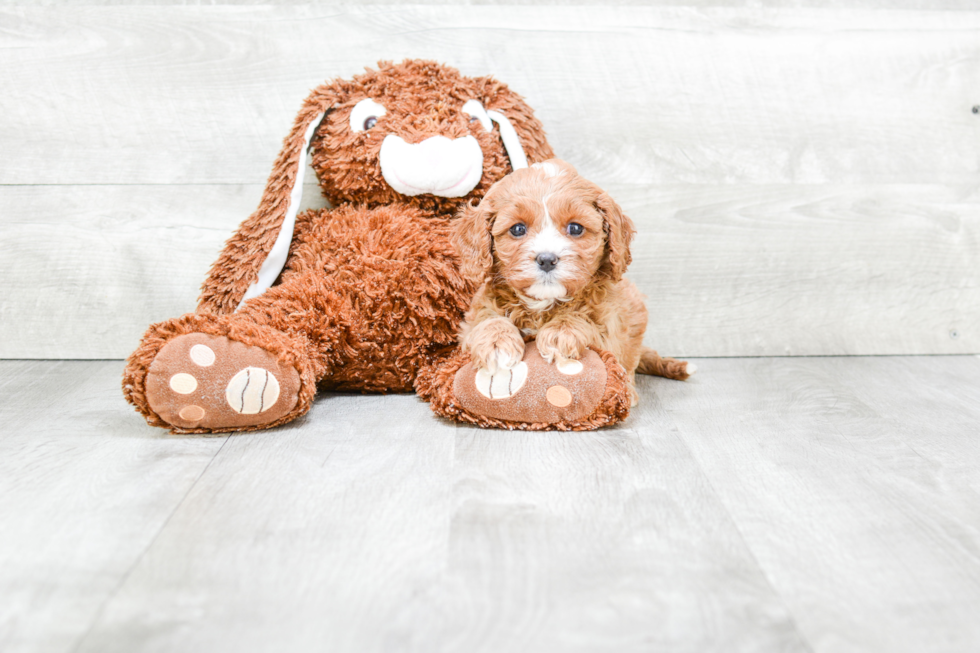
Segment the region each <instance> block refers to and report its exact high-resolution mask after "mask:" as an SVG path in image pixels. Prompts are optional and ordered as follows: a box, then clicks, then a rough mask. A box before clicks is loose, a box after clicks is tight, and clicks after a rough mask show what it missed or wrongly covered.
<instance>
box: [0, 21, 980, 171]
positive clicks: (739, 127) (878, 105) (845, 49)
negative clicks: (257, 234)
mask: <svg viewBox="0 0 980 653" xmlns="http://www.w3.org/2000/svg"><path fill="white" fill-rule="evenodd" d="M0 22H2V25H3V30H2V37H0V38H2V41H0V44H2V46H3V47H4V57H5V63H6V65H5V66H3V67H2V68H0V88H4V89H5V91H6V92H5V93H4V94H3V95H2V97H0V112H2V113H3V115H4V116H5V120H4V121H3V122H2V124H0V142H2V143H3V144H4V151H5V156H4V157H3V160H2V161H0V183H3V184H63V183H69V184H91V183H102V184H150V183H152V184H157V183H235V184H239V183H264V182H265V179H266V177H267V174H268V170H269V167H270V162H271V160H272V158H273V157H274V155H275V152H277V151H278V149H279V145H280V143H281V139H282V137H283V135H284V134H285V133H286V131H287V130H288V127H289V126H290V125H291V123H292V119H293V116H294V114H295V112H296V110H297V108H298V106H299V103H300V101H301V100H302V98H304V97H305V96H306V94H307V92H308V91H309V89H310V88H312V87H313V86H315V85H316V84H318V83H320V82H321V81H322V80H324V79H327V78H332V77H335V76H349V75H351V74H354V73H356V72H358V71H360V70H361V69H362V67H363V66H365V65H373V64H374V62H376V61H377V60H379V59H395V60H400V59H402V58H405V57H422V58H434V59H438V60H442V61H446V62H447V63H450V64H452V65H455V66H458V67H459V68H460V69H461V70H462V71H463V72H464V73H467V74H478V75H484V74H489V73H492V74H494V75H496V76H498V77H499V78H500V79H503V80H504V81H506V82H507V83H508V84H510V85H511V86H512V87H513V88H514V89H515V90H517V91H518V92H520V93H522V94H524V95H526V96H527V98H528V100H529V101H530V104H531V106H533V107H536V109H537V111H538V114H539V116H540V117H541V119H542V121H543V122H544V125H545V127H546V129H547V130H548V132H549V134H550V137H551V142H552V145H553V146H554V148H555V151H556V152H557V153H558V154H559V156H561V157H563V158H565V159H567V160H569V161H571V162H572V163H574V164H575V165H577V166H578V167H579V168H580V169H581V171H582V172H583V173H584V174H586V176H589V177H591V178H594V179H595V180H596V181H598V182H600V183H611V182H620V183H625V182H634V183H642V184H650V183H657V184H663V183H708V184H719V183H807V184H809V183H974V182H975V181H976V178H977V174H978V172H980V158H978V157H977V155H976V149H975V147H974V144H975V143H976V142H977V141H978V140H980V118H978V117H977V116H976V115H974V114H972V113H971V107H972V106H974V105H976V104H978V103H980V97H978V95H977V90H976V89H977V88H980V67H978V66H976V65H975V62H976V61H977V59H978V57H980V11H976V12H943V11H894V12H891V11H880V10H851V11H848V10H820V9H786V10H779V9H760V8H756V9H747V8H708V9H704V8H683V7H659V8H658V7H599V6H591V7H577V6H565V7H551V6H549V7H534V6H525V7H509V8H508V10H507V11H506V12H502V11H500V10H499V9H498V8H496V7H493V6H485V7H478V6H472V7H448V6H397V7H372V6H365V7H334V6H284V7H271V6H259V7H249V6H224V7H179V6H178V7H155V6H144V7H81V8H77V7H59V8H58V9H57V10H54V9H47V10H46V9H30V8H23V7H13V8H6V9H4V10H3V11H2V12H0ZM597 53H601V55H599V56H597Z"/></svg>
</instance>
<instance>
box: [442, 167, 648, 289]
mask: <svg viewBox="0 0 980 653" xmlns="http://www.w3.org/2000/svg"><path fill="white" fill-rule="evenodd" d="M632 231H633V229H632V223H631V222H630V221H629V218H627V217H626V216H625V215H623V214H622V212H621V211H620V209H619V207H618V206H617V205H616V203H615V202H613V201H612V199H611V198H610V197H609V196H608V195H607V194H606V193H605V192H603V191H602V189H600V188H599V187H598V186H596V185H595V184H593V183H591V182H589V181H587V180H585V179H583V178H582V177H580V176H579V175H578V173H577V172H575V169H574V168H573V167H572V166H570V165H569V164H567V163H564V162H563V161H559V160H557V159H551V160H549V161H545V162H543V163H537V164H535V165H533V166H531V167H530V168H526V169H523V170H518V171H516V172H514V173H513V174H511V175H509V176H507V177H506V178H504V179H503V180H501V181H500V182H498V183H497V184H495V185H494V186H493V187H492V188H491V189H490V191H489V192H488V193H487V196H486V197H485V198H484V199H483V201H482V202H481V203H480V204H479V206H477V207H473V206H470V207H467V208H466V209H465V210H464V211H463V214H462V217H461V219H460V221H459V223H458V224H457V225H456V232H455V234H454V239H453V240H454V244H455V245H456V248H457V250H458V251H459V253H460V255H461V258H462V261H461V267H462V269H463V272H464V274H467V276H471V277H473V276H483V275H486V274H488V273H489V272H490V271H491V269H493V270H495V271H496V273H497V274H498V275H500V276H502V277H503V280H504V281H506V283H507V285H509V286H510V287H512V288H513V289H514V290H516V291H517V292H519V293H521V294H522V295H525V296H527V297H529V298H531V299H533V300H538V301H541V302H545V303H546V304H549V305H550V303H551V302H552V301H554V300H556V299H560V298H567V297H571V296H573V295H575V294H576V293H578V292H579V291H580V290H582V289H583V288H585V286H587V285H588V284H589V283H590V282H591V281H593V280H594V279H596V277H597V276H600V275H606V276H608V277H610V278H612V279H614V280H618V279H619V278H620V277H621V276H622V274H623V272H624V271H625V269H626V266H627V265H628V264H629V240H630V237H631V235H632Z"/></svg>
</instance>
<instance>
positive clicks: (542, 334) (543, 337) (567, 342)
mask: <svg viewBox="0 0 980 653" xmlns="http://www.w3.org/2000/svg"><path fill="white" fill-rule="evenodd" d="M535 342H536V343H537V344H538V352H539V353H540V354H541V358H543V359H545V360H546V361H548V363H553V364H555V365H557V366H558V368H559V369H561V368H567V367H569V366H572V367H574V366H575V365H574V363H576V362H577V361H578V359H580V358H582V355H583V354H584V353H585V350H586V348H587V347H588V344H589V343H588V342H586V341H585V339H584V338H583V337H581V336H580V335H579V333H578V332H576V331H575V330H574V329H570V328H568V327H562V326H545V327H544V328H542V329H541V330H540V331H539V332H538V336H537V338H535Z"/></svg>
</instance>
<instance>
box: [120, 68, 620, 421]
mask: <svg viewBox="0 0 980 653" xmlns="http://www.w3.org/2000/svg"><path fill="white" fill-rule="evenodd" d="M307 152H309V153H311V155H312V166H313V169H314V170H315V171H316V174H317V177H318V179H319V182H320V187H321V189H322V191H323V194H324V196H325V197H326V198H327V200H329V201H330V202H331V204H332V205H333V206H335V207H336V208H333V209H329V210H326V209H325V210H313V211H307V212H305V213H301V214H299V215H297V205H298V203H299V199H300V195H301V191H302V177H303V173H304V171H305V164H306V154H307ZM552 156H553V153H552V150H551V147H550V146H549V145H548V143H547V141H546V140H545V135H544V131H543V129H542V127H541V124H540V123H539V122H538V120H537V119H536V118H535V117H534V114H533V112H532V111H531V109H530V107H528V106H527V105H526V104H525V103H524V101H523V99H522V98H521V97H520V96H518V95H517V94H515V93H514V92H512V91H510V90H509V89H508V88H507V87H506V86H505V85H504V84H501V83H500V82H497V81H495V80H494V79H492V78H490V77H479V78H468V77H463V76H461V75H460V74H459V73H458V72H457V71H456V70H454V69H452V68H449V67H447V66H443V65H440V64H437V63H434V62H427V61H405V62H403V63H400V64H391V63H385V62H382V63H381V64H379V68H378V70H376V71H373V70H368V71H367V72H366V73H365V74H363V75H360V76H357V77H355V78H353V79H351V80H349V81H346V80H338V81H334V82H331V83H328V84H324V85H322V86H320V87H318V88H316V89H315V90H314V91H313V92H312V93H311V94H310V96H309V97H308V98H307V99H306V101H305V102H304V103H303V106H302V108H301V109H300V112H299V115H298V116H297V118H296V122H295V124H294V125H293V128H292V131H291V132H290V133H289V136H287V137H286V139H285V142H284V145H283V149H282V152H281V153H280V155H279V157H278V159H277V160H276V163H275V166H274V168H273V171H272V174H271V175H270V177H269V181H268V184H267V186H266V189H265V192H264V194H263V197H262V201H261V204H260V205H259V208H258V210H256V211H255V213H253V214H252V216H251V217H249V218H248V219H247V220H246V221H245V222H244V223H242V225H241V227H240V228H239V230H238V232H237V233H236V234H235V235H234V236H233V237H232V238H231V239H230V240H229V241H228V243H227V244H226V246H225V248H224V250H223V251H222V253H221V255H220V257H219V258H218V260H217V261H216V262H215V264H214V265H213V266H212V268H211V272H210V274H209V276H208V278H207V280H206V281H205V282H204V285H203V292H202V295H201V298H200V302H199V304H198V308H197V311H196V312H195V313H191V314H187V315H183V316H181V317H177V318H173V319H171V320H167V321H165V322H161V323H159V324H155V325H153V326H151V327H150V328H149V330H148V331H147V332H146V334H145V335H144V337H143V340H142V342H141V344H140V346H139V348H138V349H137V350H136V351H135V352H134V353H133V354H132V355H131V356H130V358H129V360H128V364H127V367H126V370H125V372H124V375H123V392H124V394H125V396H126V399H127V400H128V401H129V402H130V403H132V404H133V405H134V406H135V407H136V409H137V410H138V411H139V412H141V413H142V414H143V415H144V416H145V417H146V420H147V421H148V422H149V423H150V424H152V425H155V426H165V427H170V428H171V429H172V430H173V431H175V432H179V433H190V432H194V433H200V432H220V431H235V430H254V429H260V428H269V427H272V426H276V425H278V424H283V423H285V422H288V421H290V420H292V419H294V418H296V417H297V416H299V415H302V414H303V413H305V412H306V411H307V410H309V408H310V405H311V402H312V400H313V396H314V394H315V392H316V387H317V384H318V383H320V384H321V385H322V386H324V387H329V388H334V389H340V390H361V391H371V392H384V391H396V392H404V391H411V390H412V389H413V384H414V385H415V387H416V390H417V391H418V392H419V394H420V395H421V396H423V398H426V399H428V400H431V401H433V409H434V410H436V412H438V413H440V414H443V415H446V416H449V417H454V418H456V419H466V420H468V421H477V422H479V420H481V419H482V415H481V413H480V408H479V407H477V408H475V409H473V410H469V409H466V410H463V412H460V411H461V409H460V408H459V407H458V406H456V405H455V403H454V401H453V395H452V388H453V383H454V381H453V377H454V375H455V374H456V372H457V370H458V369H459V368H460V367H461V366H462V364H463V363H465V357H464V356H461V355H460V353H459V352H458V348H457V346H456V335H457V330H458V327H459V325H460V322H461V320H462V316H463V313H464V311H465V310H466V308H467V307H468V305H469V302H470V299H471V297H472V295H473V293H474V291H475V287H474V285H473V284H472V282H468V281H466V280H464V278H463V277H462V276H461V275H460V274H459V271H458V261H457V259H456V254H455V252H454V250H453V248H452V246H451V245H450V240H449V238H450V220H451V219H452V217H453V216H454V214H455V213H456V212H457V210H459V209H460V208H461V207H462V206H463V205H464V204H466V203H469V202H473V201H478V200H479V199H480V198H481V197H482V196H483V195H484V193H486V191H487V189H489V188H490V186H491V185H492V184H493V183H495V182H496V181H498V180H500V179H501V178H503V177H504V176H505V175H506V174H507V173H509V172H510V171H512V170H513V169H517V168H523V167H526V166H527V165H528V161H531V162H536V161H543V160H545V159H549V158H551V157H552ZM598 356H599V354H597V357H598ZM597 359H598V358H597ZM602 360H603V361H604V362H605V363H609V360H608V357H606V358H603V359H602ZM600 367H602V366H601V365H600ZM605 369H606V370H607V371H608V374H600V375H598V376H596V377H595V378H594V379H593V387H591V388H590V389H589V392H591V393H592V394H598V395H599V397H598V398H599V400H600V401H598V402H595V401H593V400H592V399H590V400H589V403H590V404H591V403H596V406H595V408H594V409H593V410H590V411H588V412H589V414H588V415H585V416H579V417H578V418H577V419H573V420H569V419H567V416H566V418H561V416H559V419H557V420H556V419H554V416H553V415H552V416H551V417H549V416H548V415H550V413H547V411H545V413H541V411H539V410H536V409H535V406H530V407H529V412H528V413H527V417H528V418H529V419H527V420H525V422H520V420H518V421H517V422H515V423H516V424H517V426H518V427H520V428H594V427H595V426H598V425H601V424H605V423H611V422H613V421H616V420H617V419H620V418H622V417H623V416H625V414H626V412H625V411H626V410H628V404H629V399H628V394H627V393H626V391H625V387H624V386H622V384H621V382H620V383H619V385H617V379H618V378H620V377H621V376H622V372H621V370H617V369H616V365H615V362H614V361H613V362H612V363H611V364H608V365H606V367H605ZM535 374H536V375H537V376H536V377H535V383H538V384H543V385H548V383H547V380H546V379H544V377H547V376H549V375H555V374H557V373H556V372H555V371H554V370H553V369H549V368H548V366H547V365H545V366H544V367H542V368H535ZM617 375H619V376H617ZM537 377H541V378H537ZM532 385H533V384H532ZM593 399H595V398H593ZM624 405H625V408H624ZM541 407H543V406H538V407H537V408H541ZM542 416H544V419H541V418H542ZM485 423H486V425H503V426H511V427H513V424H510V423H508V424H501V423H497V422H495V421H494V420H493V418H490V419H488V420H487V421H486V422H485ZM556 424H557V426H556Z"/></svg>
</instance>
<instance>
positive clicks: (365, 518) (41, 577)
mask: <svg viewBox="0 0 980 653" xmlns="http://www.w3.org/2000/svg"><path fill="white" fill-rule="evenodd" d="M698 363H699V366H700V368H701V372H700V373H699V375H698V376H697V377H696V378H695V379H694V380H692V381H691V382H688V383H676V382H669V381H664V380H661V379H650V378H643V379H642V380H641V394H642V396H643V398H644V402H643V404H642V405H641V406H640V407H639V408H638V409H637V410H636V411H635V413H634V414H633V415H632V416H631V418H630V419H629V420H628V421H627V422H626V423H624V424H622V425H621V426H619V427H617V428H613V429H608V430H604V431H600V432H596V433H580V434H527V433H510V432H500V431H482V430H477V429H472V428H465V427H461V426H456V425H454V424H451V423H448V422H445V421H440V420H438V419H436V418H434V417H433V416H432V414H431V413H430V412H429V410H428V407H427V406H425V405H424V404H422V403H420V402H419V401H418V400H417V399H416V398H415V397H413V396H410V395H391V396H386V397H380V396H360V395H325V396H322V397H320V398H319V399H318V401H317V403H316V405H315V407H314V409H313V411H312V412H311V413H310V414H309V415H308V416H307V417H306V418H304V419H302V420H300V421H298V422H296V423H294V424H292V425H289V426H287V427H284V428H281V429H278V430H274V431H270V432H263V433H252V434H243V435H233V436H221V437H186V436H172V435H169V434H167V433H166V432H164V431H162V430H159V429H152V428H150V427H147V426H146V425H144V424H143V423H142V421H141V419H140V418H139V417H138V416H137V415H136V414H135V413H133V412H132V411H130V410H129V409H128V407H127V406H126V405H125V404H124V402H123V400H122V398H121V396H120V392H119V389H118V379H119V373H120V370H121V367H122V364H121V363H120V362H119V361H71V362H56V361H31V362H27V361H0V396H2V399H0V520H2V528H0V650H2V651H4V652H5V653H11V652H20V651H32V652H33V651H100V652H103V651H127V652H131V651H269V650H276V651H305V650H315V651H320V650H329V651H356V652H358V653H361V652H368V651H389V650H391V651H425V652H432V651H508V652H510V651H534V652H541V651H612V650H615V651H672V652H674V651H699V652H700V651H776V650H778V651H783V650H785V651H820V652H827V653H831V652H834V653H836V652H837V651H909V652H916V653H919V652H921V651H927V650H928V651H976V650H978V648H980V622H978V620H977V619H976V615H977V614H980V500H978V499H980V496H978V494H980V474H978V473H977V470H978V469H980V437H978V436H980V433H978V431H980V428H978V424H980V358H977V357H974V356H952V357H880V358H795V359H792V358H754V359H702V360H699V361H698Z"/></svg>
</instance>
